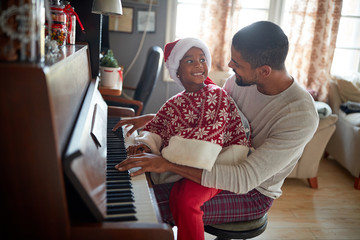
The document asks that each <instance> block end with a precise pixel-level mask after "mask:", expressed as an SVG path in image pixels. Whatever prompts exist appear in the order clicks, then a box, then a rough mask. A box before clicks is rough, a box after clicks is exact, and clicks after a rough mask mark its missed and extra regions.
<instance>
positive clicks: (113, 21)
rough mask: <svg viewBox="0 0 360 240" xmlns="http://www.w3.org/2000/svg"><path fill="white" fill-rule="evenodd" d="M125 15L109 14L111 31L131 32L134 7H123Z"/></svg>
mask: <svg viewBox="0 0 360 240" xmlns="http://www.w3.org/2000/svg"><path fill="white" fill-rule="evenodd" d="M122 10H123V15H110V16H109V31H116V32H126V33H131V32H132V31H133V18H134V8H129V7H123V9H122Z"/></svg>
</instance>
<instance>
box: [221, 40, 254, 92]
mask: <svg viewBox="0 0 360 240" xmlns="http://www.w3.org/2000/svg"><path fill="white" fill-rule="evenodd" d="M228 66H229V67H230V68H232V69H233V71H234V72H235V76H236V84H237V85H238V86H251V85H254V84H256V82H257V79H258V77H257V74H256V71H255V69H253V68H251V65H250V63H248V62H246V61H245V60H244V59H243V58H242V56H241V53H240V52H238V51H237V50H236V49H235V48H234V47H233V46H231V60H230V62H229V64H228Z"/></svg>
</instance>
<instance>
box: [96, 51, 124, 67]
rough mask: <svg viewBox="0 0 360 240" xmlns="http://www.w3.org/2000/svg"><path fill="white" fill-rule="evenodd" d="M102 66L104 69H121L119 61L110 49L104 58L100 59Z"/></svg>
mask: <svg viewBox="0 0 360 240" xmlns="http://www.w3.org/2000/svg"><path fill="white" fill-rule="evenodd" d="M100 66H102V67H112V68H118V67H119V64H118V61H117V60H116V59H115V58H114V54H113V52H112V51H111V50H110V49H109V50H107V52H106V54H105V55H104V57H102V58H101V59H100Z"/></svg>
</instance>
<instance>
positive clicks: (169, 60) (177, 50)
mask: <svg viewBox="0 0 360 240" xmlns="http://www.w3.org/2000/svg"><path fill="white" fill-rule="evenodd" d="M192 47H197V48H200V49H201V50H202V51H203V52H204V54H205V58H206V64H207V66H208V73H209V72H210V68H211V55H210V51H209V49H208V47H207V46H206V44H205V43H204V42H203V41H201V40H200V39H197V38H183V39H179V40H177V41H174V42H171V43H168V44H166V45H165V49H164V60H165V66H166V68H167V69H168V71H169V74H170V77H171V78H172V79H173V80H174V81H175V82H176V83H177V84H179V85H180V86H182V84H181V81H180V79H179V78H178V75H177V71H178V69H179V65H180V60H181V59H182V58H183V57H184V55H185V53H186V52H187V51H189V50H190V48H192ZM205 83H207V84H209V83H213V82H212V81H211V80H210V79H209V78H207V79H206V80H205Z"/></svg>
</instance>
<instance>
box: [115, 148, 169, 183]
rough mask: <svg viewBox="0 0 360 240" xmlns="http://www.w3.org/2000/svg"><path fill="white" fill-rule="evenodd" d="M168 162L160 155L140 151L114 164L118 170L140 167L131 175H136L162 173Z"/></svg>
mask: <svg viewBox="0 0 360 240" xmlns="http://www.w3.org/2000/svg"><path fill="white" fill-rule="evenodd" d="M170 164H171V163H170V162H169V161H167V160H166V159H165V158H163V157H162V156H160V155H156V154H152V153H140V154H136V155H132V156H129V157H128V158H127V159H125V160H124V161H122V162H121V163H119V164H117V165H116V166H115V168H116V169H118V170H119V171H127V170H130V169H132V168H136V167H140V168H141V169H139V170H138V171H135V172H132V173H131V176H132V177H134V176H137V175H140V174H142V173H145V172H156V173H162V172H166V171H168V170H169V169H170V168H171V167H170Z"/></svg>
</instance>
